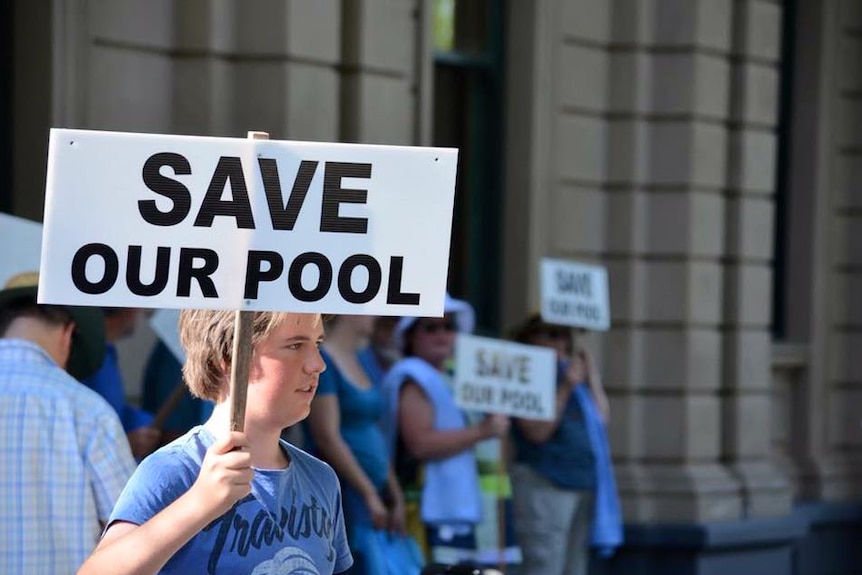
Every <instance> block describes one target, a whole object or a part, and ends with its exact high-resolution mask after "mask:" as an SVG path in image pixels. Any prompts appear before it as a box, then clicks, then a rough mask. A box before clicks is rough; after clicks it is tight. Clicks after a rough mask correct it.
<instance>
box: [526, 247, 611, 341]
mask: <svg viewBox="0 0 862 575" xmlns="http://www.w3.org/2000/svg"><path fill="white" fill-rule="evenodd" d="M541 283H542V319H543V320H544V321H546V322H548V323H555V324H558V325H569V326H572V327H582V328H585V329H593V330H599V331H605V330H607V329H609V328H610V326H611V310H610V304H609V302H608V273H607V270H605V268H603V267H601V266H593V265H587V264H580V263H574V262H568V261H562V260H552V259H543V260H542V263H541Z"/></svg>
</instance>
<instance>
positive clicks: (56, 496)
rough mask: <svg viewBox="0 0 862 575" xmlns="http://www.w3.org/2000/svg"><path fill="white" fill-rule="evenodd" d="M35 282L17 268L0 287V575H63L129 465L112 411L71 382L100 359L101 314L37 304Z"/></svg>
mask: <svg viewBox="0 0 862 575" xmlns="http://www.w3.org/2000/svg"><path fill="white" fill-rule="evenodd" d="M38 281H39V275H38V273H36V272H28V273H24V274H19V275H17V276H14V277H12V278H11V279H10V280H9V282H8V283H7V284H6V285H5V287H4V288H3V289H2V290H0V412H2V414H3V419H2V421H3V422H2V424H0V444H2V445H3V449H2V450H0V469H3V473H2V474H0V573H4V574H8V575H15V574H19V573H20V574H24V573H27V574H29V573H55V574H62V573H73V572H74V571H75V570H76V569H77V568H78V566H79V565H80V564H81V563H82V562H83V561H84V559H85V558H86V557H87V555H88V554H89V553H90V552H91V551H92V550H93V548H94V547H95V545H96V543H97V541H98V539H99V533H100V532H101V530H102V526H103V524H104V523H105V522H106V521H107V520H108V517H109V515H110V512H111V509H112V507H113V506H114V502H115V501H116V499H117V497H118V496H119V494H120V491H121V490H122V488H123V485H125V483H126V481H127V480H128V478H129V477H130V476H131V474H132V471H133V470H134V466H135V462H134V460H133V459H132V454H131V452H130V451H129V444H128V442H127V441H126V436H125V433H123V428H122V426H121V425H120V421H119V419H118V417H117V415H116V413H114V411H113V409H111V406H110V405H108V404H107V403H106V402H105V400H104V399H102V398H101V397H99V395H98V394H96V393H95V392H93V391H91V390H89V389H87V388H86V387H85V386H83V385H81V384H80V383H79V382H78V381H76V379H75V378H76V377H77V378H81V377H85V376H87V375H89V374H90V373H92V372H93V371H94V370H95V369H96V368H98V366H99V364H100V363H101V361H102V354H103V353H104V331H103V328H102V318H101V311H100V310H99V309H98V308H81V307H68V306H56V305H41V304H38V303H36V293H37V290H38ZM66 370H68V372H67V371H66ZM73 375H74V377H73Z"/></svg>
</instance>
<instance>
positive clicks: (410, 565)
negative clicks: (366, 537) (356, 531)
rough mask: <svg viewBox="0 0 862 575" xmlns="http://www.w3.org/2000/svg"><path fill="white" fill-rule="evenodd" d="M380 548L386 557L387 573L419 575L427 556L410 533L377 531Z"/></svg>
mask: <svg viewBox="0 0 862 575" xmlns="http://www.w3.org/2000/svg"><path fill="white" fill-rule="evenodd" d="M375 534H376V536H377V538H378V543H379V545H380V550H381V551H382V552H383V556H384V557H385V558H386V573H385V575H419V573H420V571H422V566H423V565H424V564H425V558H424V557H423V556H422V550H421V549H419V544H418V543H416V540H415V539H413V538H412V537H410V536H409V535H392V534H390V533H388V532H387V531H382V530H381V531H375Z"/></svg>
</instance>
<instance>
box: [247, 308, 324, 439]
mask: <svg viewBox="0 0 862 575" xmlns="http://www.w3.org/2000/svg"><path fill="white" fill-rule="evenodd" d="M322 342H323V323H322V322H321V321H320V316H319V315H318V314H310V313H296V314H290V315H288V316H287V318H286V319H285V320H284V321H283V322H282V323H281V325H280V326H278V328H276V329H275V330H273V331H272V333H270V334H269V336H268V337H267V338H266V339H265V340H263V341H262V342H260V344H259V345H258V346H257V348H256V349H255V351H254V355H253V356H252V362H251V369H250V372H249V381H248V383H249V386H248V402H247V408H246V411H247V417H250V418H252V417H253V418H254V419H255V420H257V421H261V422H263V423H265V424H272V425H273V426H274V427H276V428H279V429H281V428H284V427H288V426H290V425H293V424H295V423H296V422H298V421H301V420H303V419H305V418H306V417H307V416H308V413H309V411H310V409H311V400H312V399H314V392H315V391H316V390H317V378H318V376H319V375H320V374H321V372H323V370H325V369H326V364H325V363H324V362H323V358H322V357H321V356H320V350H319V349H318V348H319V346H320V344H321V343H322Z"/></svg>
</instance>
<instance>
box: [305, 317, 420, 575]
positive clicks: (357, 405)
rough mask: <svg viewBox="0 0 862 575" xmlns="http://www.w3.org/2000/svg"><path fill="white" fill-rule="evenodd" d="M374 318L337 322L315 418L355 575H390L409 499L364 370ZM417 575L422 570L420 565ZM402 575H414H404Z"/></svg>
mask: <svg viewBox="0 0 862 575" xmlns="http://www.w3.org/2000/svg"><path fill="white" fill-rule="evenodd" d="M374 321H375V317H374V316H362V315H343V316H335V317H334V318H332V319H331V320H329V322H328V323H327V327H326V343H325V344H324V346H323V352H322V353H323V358H324V360H325V361H326V365H327V368H326V371H325V372H324V373H323V374H322V375H321V376H320V386H319V388H318V392H317V396H316V397H315V398H314V402H313V403H312V409H311V415H310V416H309V418H308V420H307V421H308V424H309V425H308V429H309V431H310V434H309V435H310V438H311V440H312V442H313V444H314V446H315V448H316V451H317V452H318V453H319V454H320V456H321V457H322V458H323V459H324V460H325V461H327V462H329V463H330V464H331V465H332V466H333V468H335V471H336V473H337V474H338V476H339V478H340V479H341V484H342V493H343V500H344V516H345V522H346V525H347V538H348V541H349V542H350V548H351V549H352V550H353V554H354V559H355V561H356V563H355V564H354V566H353V568H352V569H351V571H350V572H351V574H354V575H376V574H383V573H386V572H387V555H388V553H387V551H390V550H391V549H390V548H391V546H392V545H394V544H396V543H398V542H399V541H398V540H396V539H395V538H394V537H388V536H387V535H386V533H387V532H389V533H391V534H392V535H394V536H396V537H399V538H400V537H403V536H404V494H403V493H402V491H401V486H400V484H399V483H398V479H397V478H396V477H395V470H394V468H393V467H392V465H391V462H390V459H389V453H388V451H387V449H386V442H385V439H384V437H383V433H382V432H381V430H380V426H379V424H380V420H381V418H382V416H383V398H382V396H381V393H380V389H379V385H380V382H374V381H373V380H372V379H371V377H370V375H369V374H368V372H366V370H365V369H364V367H363V366H362V364H361V363H360V358H359V356H358V352H359V350H360V349H361V348H362V346H363V345H364V344H365V343H366V342H367V341H368V338H369V336H370V335H371V332H372V329H373V324H374ZM413 567H414V570H415V573H417V574H418V572H419V569H420V567H421V564H419V565H414V566H413ZM399 571H403V574H402V573H399V575H409V572H408V571H407V570H404V569H399Z"/></svg>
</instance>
